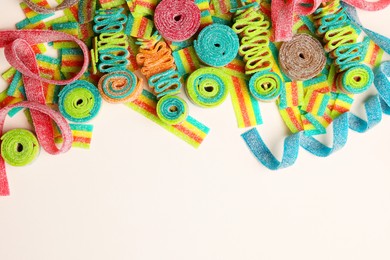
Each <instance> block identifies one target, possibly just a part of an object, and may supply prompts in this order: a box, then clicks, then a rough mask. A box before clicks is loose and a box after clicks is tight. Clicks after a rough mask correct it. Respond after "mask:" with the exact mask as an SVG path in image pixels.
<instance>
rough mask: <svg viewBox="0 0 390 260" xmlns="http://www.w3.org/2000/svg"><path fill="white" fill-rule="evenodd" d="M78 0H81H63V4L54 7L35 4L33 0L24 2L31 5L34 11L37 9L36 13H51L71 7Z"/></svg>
mask: <svg viewBox="0 0 390 260" xmlns="http://www.w3.org/2000/svg"><path fill="white" fill-rule="evenodd" d="M78 1H80V0H64V1H62V3H61V4H59V5H58V6H57V7H54V8H47V7H44V6H41V5H38V4H35V3H34V2H33V1H31V0H24V3H25V4H26V5H27V6H28V7H30V8H31V9H32V10H33V11H35V12H36V13H40V14H49V13H53V12H56V11H59V10H64V9H67V8H69V7H71V6H72V5H75V4H76V3H77V2H78Z"/></svg>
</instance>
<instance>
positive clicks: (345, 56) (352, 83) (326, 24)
mask: <svg viewBox="0 0 390 260" xmlns="http://www.w3.org/2000/svg"><path fill="white" fill-rule="evenodd" d="M313 18H314V19H315V20H316V24H317V26H318V29H317V34H318V35H322V36H323V40H324V42H325V47H324V49H325V50H326V51H328V52H330V54H331V57H333V58H336V60H335V64H336V66H337V69H338V71H337V72H338V74H337V80H336V85H337V87H338V88H339V89H340V90H342V91H344V92H346V93H351V94H359V93H362V92H364V91H366V90H367V89H368V88H369V87H370V86H371V84H372V80H373V76H374V75H373V72H372V70H371V69H370V68H369V67H368V66H367V65H364V64H360V62H361V61H362V60H363V49H364V46H365V45H366V44H367V41H363V42H362V43H356V41H357V37H358V35H357V33H356V31H355V29H353V28H352V26H351V25H350V21H349V19H348V17H347V14H346V13H345V10H344V9H343V8H342V7H341V5H340V0H335V1H330V2H326V3H325V5H324V7H322V8H319V9H318V10H317V11H316V12H315V13H314V15H313Z"/></svg>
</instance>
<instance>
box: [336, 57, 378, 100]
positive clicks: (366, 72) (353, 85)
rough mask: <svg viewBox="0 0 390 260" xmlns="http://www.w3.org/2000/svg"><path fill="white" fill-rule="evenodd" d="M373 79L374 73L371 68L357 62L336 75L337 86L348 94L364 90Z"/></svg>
mask: <svg viewBox="0 0 390 260" xmlns="http://www.w3.org/2000/svg"><path fill="white" fill-rule="evenodd" d="M373 81H374V73H373V72H372V70H371V68H370V67H368V66H367V65H364V64H359V65H356V66H353V67H351V68H349V69H348V70H346V71H344V72H342V73H340V74H339V75H338V76H337V80H336V84H337V87H338V88H339V89H340V90H342V91H343V92H346V93H348V94H360V93H363V92H365V91H366V90H367V89H368V88H369V87H370V86H371V85H372V83H373Z"/></svg>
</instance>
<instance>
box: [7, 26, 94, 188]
mask: <svg viewBox="0 0 390 260" xmlns="http://www.w3.org/2000/svg"><path fill="white" fill-rule="evenodd" d="M51 41H74V42H76V43H77V44H78V45H79V46H80V48H81V50H82V52H83V55H84V62H83V66H82V68H81V70H80V71H79V72H78V73H77V74H76V75H75V76H74V77H72V78H71V79H67V80H52V79H45V78H41V77H40V75H39V67H38V63H37V60H36V58H35V53H34V50H33V49H32V47H31V46H32V45H34V44H37V43H43V42H51ZM2 47H4V48H5V50H4V54H5V57H6V59H7V60H8V62H9V63H10V64H11V65H12V66H13V67H15V68H16V69H17V70H18V71H19V72H21V73H22V75H23V83H24V87H25V92H26V97H27V100H28V102H27V103H24V104H26V106H25V107H28V108H30V107H32V110H31V117H32V120H33V123H34V127H35V131H36V135H37V138H38V140H39V143H40V145H41V146H42V147H43V149H45V150H46V151H47V152H48V153H49V154H59V153H63V152H66V151H68V150H69V149H70V147H71V145H72V133H71V130H70V128H69V125H68V123H67V121H66V120H65V119H64V118H63V117H62V115H61V114H60V113H58V112H55V113H54V111H52V110H51V109H50V108H48V107H46V105H45V94H44V90H43V86H42V82H45V83H50V84H56V85H66V84H69V83H72V82H73V81H75V80H77V79H78V78H80V77H81V76H82V75H83V73H84V72H85V70H86V69H87V67H88V60H89V58H88V48H87V46H86V45H85V44H84V43H83V42H82V41H80V40H78V39H77V38H75V37H73V36H70V35H68V34H66V33H62V32H55V31H45V30H22V31H13V30H10V31H0V48H2ZM15 105H16V104H15ZM15 105H11V106H7V107H5V108H3V109H2V110H1V111H3V110H5V111H9V108H10V107H13V106H15ZM43 107H44V108H43ZM34 108H37V109H34ZM51 111H52V112H51ZM5 114H6V113H5ZM59 117H61V119H58V118H59ZM4 119H5V116H4V118H3V117H1V116H0V130H2V125H3V124H4ZM51 119H54V120H55V122H56V123H57V124H58V126H59V127H60V129H61V132H62V134H63V135H64V138H66V140H67V141H66V142H65V141H64V143H63V146H62V147H61V148H57V146H56V144H55V142H54V133H53V126H52V123H51ZM0 132H1V131H0ZM64 140H65V139H64ZM0 164H1V165H0V170H1V171H4V172H0V185H2V186H0V190H1V191H4V193H5V194H7V192H8V193H9V190H8V186H7V181H6V179H4V178H5V177H4V176H5V166H4V162H3V160H2V159H1V161H0ZM4 185H6V187H7V188H4ZM0 195H1V194H0Z"/></svg>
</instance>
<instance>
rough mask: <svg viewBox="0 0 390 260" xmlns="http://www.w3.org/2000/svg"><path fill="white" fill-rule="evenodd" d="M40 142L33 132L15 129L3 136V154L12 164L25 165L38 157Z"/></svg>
mask: <svg viewBox="0 0 390 260" xmlns="http://www.w3.org/2000/svg"><path fill="white" fill-rule="evenodd" d="M39 150H40V147H39V143H38V140H37V138H36V137H35V135H34V134H33V133H31V132H30V131H28V130H25V129H13V130H11V131H8V132H7V133H5V134H4V135H3V136H2V137H1V155H2V157H3V159H4V161H5V162H6V163H8V164H9V165H12V166H25V165H28V164H30V163H31V162H33V161H34V160H35V158H37V156H38V154H39Z"/></svg>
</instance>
